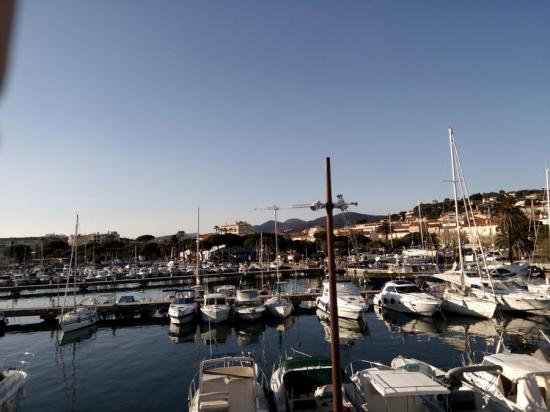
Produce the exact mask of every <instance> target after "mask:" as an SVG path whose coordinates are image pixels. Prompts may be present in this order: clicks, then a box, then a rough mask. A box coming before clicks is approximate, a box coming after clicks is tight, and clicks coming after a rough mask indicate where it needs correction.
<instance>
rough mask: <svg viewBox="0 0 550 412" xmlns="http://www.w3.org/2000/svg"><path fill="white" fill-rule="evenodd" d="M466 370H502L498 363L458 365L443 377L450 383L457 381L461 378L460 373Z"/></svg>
mask: <svg viewBox="0 0 550 412" xmlns="http://www.w3.org/2000/svg"><path fill="white" fill-rule="evenodd" d="M466 372H502V366H500V365H469V366H458V367H456V368H452V369H450V370H449V371H448V372H447V373H446V374H445V378H446V379H447V380H448V381H449V382H450V383H451V384H452V383H453V382H459V381H460V380H461V379H462V375H463V374H464V373H466Z"/></svg>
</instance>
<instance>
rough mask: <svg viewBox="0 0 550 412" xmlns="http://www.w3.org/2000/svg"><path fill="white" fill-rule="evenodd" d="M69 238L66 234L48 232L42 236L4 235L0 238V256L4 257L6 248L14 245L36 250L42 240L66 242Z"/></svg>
mask: <svg viewBox="0 0 550 412" xmlns="http://www.w3.org/2000/svg"><path fill="white" fill-rule="evenodd" d="M68 239H69V238H68V237H67V236H66V235H61V234H59V235H58V234H55V233H49V234H47V235H44V236H25V237H5V238H0V258H4V257H5V256H6V255H5V253H4V252H5V251H6V248H8V247H10V246H15V245H26V246H28V247H30V248H31V250H32V251H36V250H37V249H38V248H39V247H40V245H41V244H42V242H44V241H48V240H62V241H64V242H67V240H68Z"/></svg>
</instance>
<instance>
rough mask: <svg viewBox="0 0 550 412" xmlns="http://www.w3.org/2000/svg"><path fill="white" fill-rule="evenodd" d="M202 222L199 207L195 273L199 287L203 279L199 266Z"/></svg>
mask: <svg viewBox="0 0 550 412" xmlns="http://www.w3.org/2000/svg"><path fill="white" fill-rule="evenodd" d="M200 222H201V208H200V207H198V208H197V269H196V272H195V284H196V285H197V286H198V285H200V284H201V279H200V276H199V273H200V272H199V265H200V256H201V254H200V250H199V247H200V245H199V243H200V236H199V233H200Z"/></svg>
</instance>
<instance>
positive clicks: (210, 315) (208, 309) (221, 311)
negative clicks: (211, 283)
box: [201, 293, 231, 323]
mask: <svg viewBox="0 0 550 412" xmlns="http://www.w3.org/2000/svg"><path fill="white" fill-rule="evenodd" d="M201 312H202V320H204V321H205V322H212V323H219V322H225V321H227V320H228V319H229V315H230V314H231V305H229V303H227V297H226V296H225V295H223V294H221V293H208V294H206V295H204V304H203V305H202V307H201Z"/></svg>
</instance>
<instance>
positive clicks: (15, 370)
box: [0, 352, 34, 411]
mask: <svg viewBox="0 0 550 412" xmlns="http://www.w3.org/2000/svg"><path fill="white" fill-rule="evenodd" d="M31 356H34V355H33V354H32V353H29V352H27V353H25V354H24V356H23V358H24V359H22V360H20V361H19V362H18V365H17V367H13V366H11V365H9V364H8V361H7V358H6V360H5V362H4V365H2V366H1V367H0V410H1V411H11V410H15V408H16V406H17V399H18V398H19V397H20V396H22V395H24V387H25V383H26V382H27V380H28V379H29V373H28V372H27V369H28V367H29V365H30V361H28V360H27V359H29V357H31Z"/></svg>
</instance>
